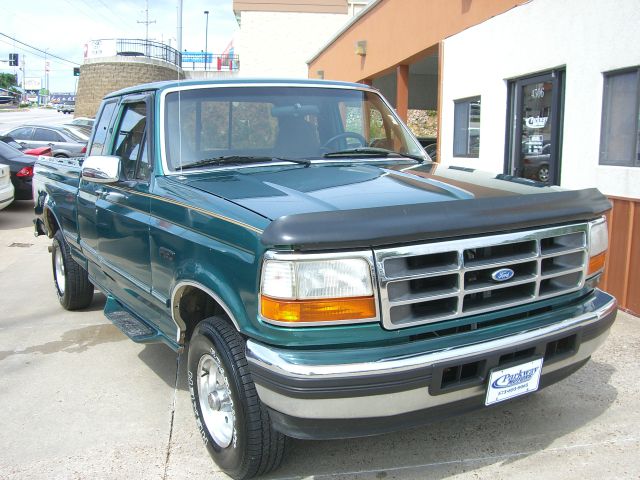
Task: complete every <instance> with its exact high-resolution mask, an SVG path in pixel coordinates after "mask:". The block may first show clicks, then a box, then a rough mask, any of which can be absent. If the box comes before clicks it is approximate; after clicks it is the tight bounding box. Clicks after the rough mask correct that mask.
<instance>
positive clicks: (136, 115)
mask: <svg viewBox="0 0 640 480" xmlns="http://www.w3.org/2000/svg"><path fill="white" fill-rule="evenodd" d="M151 98H152V97H151V96H150V95H135V96H131V97H128V98H125V99H124V100H123V101H122V103H121V106H120V109H119V115H118V121H117V123H116V127H115V129H114V132H113V137H114V138H113V143H112V146H111V151H110V154H111V155H115V156H117V157H120V159H121V167H122V171H121V174H120V180H119V181H118V182H116V183H113V184H104V185H102V187H101V191H100V193H99V197H98V200H97V202H96V212H97V239H98V245H97V250H98V256H99V258H100V260H101V262H102V269H103V271H104V272H105V273H106V278H107V279H108V280H107V283H109V287H108V288H109V289H110V290H111V291H112V292H113V293H114V294H116V296H117V297H118V298H119V299H122V300H123V301H124V303H125V304H129V305H130V306H131V307H133V308H134V309H135V310H136V311H138V312H141V313H144V312H145V311H146V310H147V309H148V307H149V302H150V301H152V297H151V266H150V253H149V220H150V219H149V196H148V194H149V184H150V167H149V163H150V162H149V158H150V139H149V137H150V135H148V134H147V132H148V127H147V125H148V121H147V120H148V115H149V111H150V106H151V105H152V104H151Z"/></svg>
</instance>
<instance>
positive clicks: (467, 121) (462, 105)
mask: <svg viewBox="0 0 640 480" xmlns="http://www.w3.org/2000/svg"><path fill="white" fill-rule="evenodd" d="M479 154H480V97H473V98H465V99H463V100H455V101H454V111H453V156H454V157H472V158H478V155H479Z"/></svg>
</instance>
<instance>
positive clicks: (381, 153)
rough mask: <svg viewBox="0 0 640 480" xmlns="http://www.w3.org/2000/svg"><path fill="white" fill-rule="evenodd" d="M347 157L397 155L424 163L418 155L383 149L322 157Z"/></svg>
mask: <svg viewBox="0 0 640 480" xmlns="http://www.w3.org/2000/svg"><path fill="white" fill-rule="evenodd" d="M347 155H374V156H377V157H388V156H389V155H397V156H399V157H406V158H410V159H412V160H417V161H419V162H424V160H425V159H424V158H423V157H421V156H419V155H412V154H410V153H399V152H392V151H391V150H387V149H385V148H373V147H366V148H362V147H360V148H349V149H347V150H338V151H335V152H328V153H325V154H324V155H322V156H323V157H324V158H333V157H343V156H347Z"/></svg>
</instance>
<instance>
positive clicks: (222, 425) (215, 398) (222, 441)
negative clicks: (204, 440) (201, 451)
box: [198, 351, 236, 448]
mask: <svg viewBox="0 0 640 480" xmlns="http://www.w3.org/2000/svg"><path fill="white" fill-rule="evenodd" d="M212 353H213V355H212V354H208V353H206V354H204V355H203V356H202V357H200V361H199V362H198V402H199V404H200V411H201V412H202V417H203V420H204V423H205V425H206V427H207V430H208V431H209V434H210V435H211V437H212V438H213V440H214V441H215V442H216V443H217V444H218V445H219V446H220V447H222V448H227V447H228V446H229V445H231V441H232V440H233V432H234V425H235V419H236V416H235V411H234V408H233V399H232V398H231V390H230V388H229V381H228V380H227V375H226V372H225V370H224V367H223V366H222V364H221V363H220V360H219V359H218V357H217V355H215V353H214V352H213V351H212Z"/></svg>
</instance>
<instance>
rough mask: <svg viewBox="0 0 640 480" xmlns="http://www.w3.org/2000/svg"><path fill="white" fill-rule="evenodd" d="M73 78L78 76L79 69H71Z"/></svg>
mask: <svg viewBox="0 0 640 480" xmlns="http://www.w3.org/2000/svg"><path fill="white" fill-rule="evenodd" d="M73 76H74V77H79V76H80V67H73Z"/></svg>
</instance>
